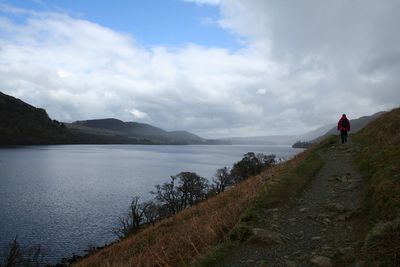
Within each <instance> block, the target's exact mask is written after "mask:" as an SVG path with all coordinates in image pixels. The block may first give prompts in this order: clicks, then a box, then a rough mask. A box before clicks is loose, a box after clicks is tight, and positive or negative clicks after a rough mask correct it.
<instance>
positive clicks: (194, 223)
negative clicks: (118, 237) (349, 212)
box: [76, 149, 322, 266]
mask: <svg viewBox="0 0 400 267" xmlns="http://www.w3.org/2000/svg"><path fill="white" fill-rule="evenodd" d="M312 151H313V150H312V149H311V150H310V151H307V152H306V153H302V154H300V155H298V156H296V157H294V158H293V159H292V160H290V161H288V162H286V163H284V164H282V165H280V166H277V167H274V168H272V169H270V170H267V171H265V172H263V173H262V174H260V175H258V176H255V177H252V178H250V179H248V180H246V181H244V182H243V183H241V184H240V185H238V186H236V187H235V188H232V189H230V190H228V191H227V192H225V193H222V194H220V195H218V196H216V197H213V198H211V199H209V200H207V201H205V202H203V203H200V204H199V205H197V206H195V207H192V208H190V209H187V210H185V211H183V212H181V213H179V214H177V215H175V216H173V217H172V218H169V219H166V220H164V221H162V222H160V223H158V224H156V225H154V226H150V227H148V228H146V229H144V230H143V231H141V232H140V233H138V234H136V235H133V236H131V237H128V238H126V239H124V240H122V241H121V242H118V243H116V244H114V245H111V246H110V247H107V248H105V249H102V250H100V251H98V252H96V253H94V254H93V255H91V256H89V257H88V258H85V259H84V260H82V261H80V262H78V263H76V265H77V266H186V265H188V264H191V263H193V262H195V261H196V259H198V258H199V257H200V256H201V255H203V254H206V253H207V252H209V251H210V250H211V249H212V248H213V247H214V246H215V245H217V244H220V243H223V242H225V241H227V240H230V238H232V237H235V236H236V237H235V238H237V237H238V236H240V234H241V233H245V232H243V231H242V230H243V227H242V226H243V222H244V221H249V217H252V216H255V213H256V212H257V203H259V202H260V201H269V203H270V204H271V205H273V204H274V203H276V202H277V201H279V200H280V199H282V198H283V195H285V197H286V196H287V194H286V193H287V192H288V190H289V191H291V192H292V189H293V192H297V191H296V190H300V189H299V188H301V187H302V186H303V185H304V184H305V183H306V181H307V180H308V179H309V178H310V177H312V176H313V175H314V173H315V172H316V171H317V170H318V169H319V168H320V167H321V166H322V161H321V160H320V159H319V157H318V156H317V155H316V154H315V153H312ZM305 162H307V164H305ZM294 173H296V174H298V173H300V175H294ZM296 177H298V178H296ZM292 179H293V182H294V183H289V180H292ZM294 188H297V189H296V190H294ZM260 192H268V193H267V195H269V196H270V197H267V198H265V197H263V196H265V195H266V194H261V195H262V196H261V195H260ZM250 206H251V207H252V208H251V209H248V208H249V207H250ZM246 209H248V211H247V212H246V213H245V216H243V212H244V211H245V210H246ZM246 218H247V219H246ZM239 221H240V223H239Z"/></svg>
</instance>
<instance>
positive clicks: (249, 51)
mask: <svg viewBox="0 0 400 267" xmlns="http://www.w3.org/2000/svg"><path fill="white" fill-rule="evenodd" d="M399 14H400V1H398V0H393V1H392V0H379V1H376V0H352V1H349V0H332V1H320V0H302V1H272V0H271V1H268V0H246V1H242V0H236V1H234V0H226V1H225V0H186V1H184V0H157V1H156V0H147V1H122V0H119V1H95V0H86V1H68V0H53V1H46V0H32V1H30V0H24V1H22V0H21V1H0V91H2V92H4V93H6V94H10V95H12V96H15V97H18V98H21V99H22V100H24V101H26V102H28V103H30V104H32V105H35V106H38V107H43V108H45V109H46V110H47V112H48V113H49V115H50V116H51V117H52V118H54V119H57V120H60V121H67V122H70V121H74V120H82V119H95V118H110V117H114V118H117V119H121V120H124V121H139V122H145V123H150V124H153V125H155V126H158V127H161V128H163V129H166V130H183V129H184V130H189V131H191V132H193V133H196V134H199V135H201V136H203V137H208V138H212V137H224V136H256V135H274V134H301V133H304V132H308V131H311V130H313V129H315V128H317V127H319V126H322V125H325V124H328V123H332V122H335V121H337V120H338V119H339V117H340V115H341V114H342V113H346V114H348V117H350V118H356V117H360V116H363V115H370V114H373V113H375V112H378V111H381V110H390V109H392V108H394V107H397V106H400V32H399V29H400V15H399Z"/></svg>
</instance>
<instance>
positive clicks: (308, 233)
mask: <svg viewBox="0 0 400 267" xmlns="http://www.w3.org/2000/svg"><path fill="white" fill-rule="evenodd" d="M358 149H359V147H358V145H357V144H356V143H351V142H350V143H347V144H345V145H340V144H334V145H332V146H331V147H330V148H329V149H328V150H327V151H326V152H323V153H321V154H320V156H321V157H322V158H323V160H324V162H325V163H324V166H323V167H322V168H321V170H320V171H319V172H318V173H317V174H316V176H315V177H314V178H313V180H312V181H311V182H310V183H309V185H308V186H307V187H306V188H305V190H304V191H303V193H302V194H301V195H300V196H299V197H298V198H296V199H293V200H290V201H287V203H286V204H285V205H283V206H279V207H276V208H274V209H268V210H265V217H266V220H265V221H266V223H262V225H261V224H260V226H259V228H257V227H256V228H253V229H252V232H253V235H254V236H252V237H251V238H250V239H249V240H247V241H245V242H243V243H242V244H240V245H239V246H238V247H235V248H234V249H232V251H230V252H229V253H228V255H227V256H226V257H225V258H224V260H223V262H220V263H218V266H233V267H235V266H259V267H266V266H288V267H294V266H322V267H330V266H358V265H359V263H357V262H356V260H355V256H356V255H357V252H358V251H359V248H360V246H361V245H362V243H361V242H360V241H359V240H360V236H362V232H363V231H364V230H365V228H364V227H365V226H363V225H365V223H364V224H363V215H362V210H361V204H362V198H363V192H364V182H363V180H362V178H361V175H360V173H359V172H358V171H357V169H356V167H355V166H353V156H354V154H355V152H356V151H357V150H358ZM263 216H264V215H263Z"/></svg>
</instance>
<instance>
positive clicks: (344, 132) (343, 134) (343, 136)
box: [340, 131, 347, 144]
mask: <svg viewBox="0 0 400 267" xmlns="http://www.w3.org/2000/svg"><path fill="white" fill-rule="evenodd" d="M340 138H341V139H342V144H344V143H347V131H340Z"/></svg>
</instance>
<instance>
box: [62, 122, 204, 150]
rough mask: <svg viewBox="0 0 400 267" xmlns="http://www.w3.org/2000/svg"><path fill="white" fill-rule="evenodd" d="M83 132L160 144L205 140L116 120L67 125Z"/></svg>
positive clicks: (198, 142)
mask: <svg viewBox="0 0 400 267" xmlns="http://www.w3.org/2000/svg"><path fill="white" fill-rule="evenodd" d="M68 127H69V128H79V129H80V130H82V131H85V132H93V131H94V132H98V133H103V134H104V133H107V132H108V133H114V134H118V135H120V136H125V137H130V138H136V139H149V140H151V141H153V142H154V143H160V144H204V143H207V142H208V140H205V139H203V138H201V137H199V136H197V135H195V134H192V133H189V132H187V131H173V132H168V131H165V130H163V129H160V128H158V127H155V126H152V125H150V124H146V123H139V122H123V121H120V120H117V119H112V118H111V119H97V120H85V121H77V122H74V123H72V124H69V125H68Z"/></svg>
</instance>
